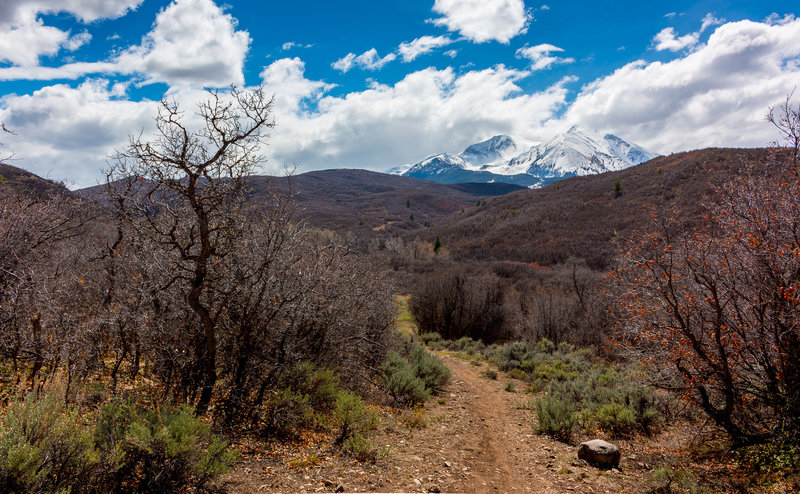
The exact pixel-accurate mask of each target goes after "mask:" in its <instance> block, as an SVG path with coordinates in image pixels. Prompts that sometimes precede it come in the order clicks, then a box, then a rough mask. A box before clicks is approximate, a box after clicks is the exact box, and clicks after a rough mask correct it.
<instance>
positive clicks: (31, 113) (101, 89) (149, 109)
mask: <svg viewBox="0 0 800 494" xmlns="http://www.w3.org/2000/svg"><path fill="white" fill-rule="evenodd" d="M114 91H116V92H117V93H118V94H119V92H120V88H116V89H115V88H112V89H111V90H109V88H108V82H107V81H102V80H89V81H86V82H84V83H82V84H80V85H79V86H78V87H77V88H71V87H69V86H67V85H63V84H59V85H54V86H49V87H46V88H43V89H40V90H38V91H35V92H34V93H33V94H30V95H21V96H17V95H8V96H5V97H3V98H2V99H0V121H3V122H5V123H6V124H7V125H8V126H9V127H10V128H12V129H14V132H15V135H13V136H7V137H6V138H4V144H5V147H6V148H7V149H9V150H10V151H13V152H14V154H15V156H16V158H17V159H19V161H16V162H14V164H15V165H17V166H21V167H23V168H25V169H26V170H30V171H32V172H34V173H36V174H39V175H42V176H50V177H52V178H54V179H59V180H65V181H67V182H72V183H76V184H79V185H82V186H89V185H94V184H95V183H96V181H97V180H99V178H100V177H101V174H100V170H101V169H102V168H104V167H105V163H106V159H107V156H108V155H109V154H110V153H111V152H112V151H113V149H114V148H115V147H118V148H121V147H122V146H124V145H125V143H126V140H127V136H128V135H129V134H130V133H135V132H137V131H139V130H142V129H149V128H151V127H152V122H153V120H152V117H153V115H154V114H155V113H154V112H155V105H154V104H153V103H152V102H148V101H144V102H131V101H124V100H117V99H114V97H113V95H112V92H114Z"/></svg>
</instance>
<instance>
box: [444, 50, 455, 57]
mask: <svg viewBox="0 0 800 494" xmlns="http://www.w3.org/2000/svg"><path fill="white" fill-rule="evenodd" d="M444 55H445V56H448V57H450V58H456V57H457V56H458V50H447V51H446V52H444Z"/></svg>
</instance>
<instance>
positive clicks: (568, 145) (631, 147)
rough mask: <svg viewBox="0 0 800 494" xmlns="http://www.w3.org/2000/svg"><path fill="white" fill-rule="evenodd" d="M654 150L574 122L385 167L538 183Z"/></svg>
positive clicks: (433, 175) (616, 166)
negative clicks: (545, 135) (541, 138)
mask: <svg viewBox="0 0 800 494" xmlns="http://www.w3.org/2000/svg"><path fill="white" fill-rule="evenodd" d="M656 156H658V155H657V154H655V153H651V152H649V151H647V150H646V149H644V148H642V147H641V146H637V145H636V144H631V143H629V142H627V141H625V140H624V139H621V138H619V137H617V136H615V135H612V134H600V133H598V132H594V131H591V130H587V129H584V128H581V127H577V126H575V127H572V128H571V129H569V130H568V131H567V132H566V133H564V134H561V135H558V136H556V137H555V138H553V139H551V140H550V141H548V142H545V143H542V144H537V145H535V146H531V147H530V148H528V149H525V150H522V152H520V147H519V145H518V144H517V143H516V142H515V141H514V140H513V139H512V138H511V137H509V136H507V135H498V136H494V137H492V138H491V139H488V140H486V141H482V142H479V143H476V144H473V145H471V146H469V147H467V149H465V150H464V151H463V152H462V153H460V154H449V153H443V154H437V155H435V156H431V157H428V158H426V159H424V160H422V161H420V162H419V163H416V164H414V165H411V166H410V167H408V166H406V167H398V168H394V169H392V170H389V173H395V174H397V175H404V176H408V177H414V178H423V179H426V180H432V181H434V182H441V183H456V182H507V183H513V184H517V185H524V186H528V187H541V186H543V185H546V184H547V183H550V182H553V181H555V180H558V179H561V178H566V177H571V176H575V175H591V174H596V173H603V172H607V171H615V170H621V169H623V168H627V167H629V166H633V165H636V164H639V163H642V162H644V161H647V160H649V159H652V158H654V157H656Z"/></svg>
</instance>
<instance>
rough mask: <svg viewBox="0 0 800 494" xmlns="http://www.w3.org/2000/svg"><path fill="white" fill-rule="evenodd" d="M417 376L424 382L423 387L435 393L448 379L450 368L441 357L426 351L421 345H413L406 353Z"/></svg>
mask: <svg viewBox="0 0 800 494" xmlns="http://www.w3.org/2000/svg"><path fill="white" fill-rule="evenodd" d="M408 360H409V363H411V365H412V366H413V367H414V372H415V373H416V375H417V377H419V378H420V379H422V382H423V383H425V389H427V390H428V391H430V392H431V393H436V392H438V391H439V390H441V389H442V387H443V386H444V385H445V384H447V383H448V382H449V381H450V369H448V368H447V366H446V365H444V362H442V361H441V359H439V358H437V357H435V356H434V355H431V354H430V353H428V351H427V350H425V348H423V347H421V346H417V347H414V348H413V349H412V350H411V352H410V353H409V355H408Z"/></svg>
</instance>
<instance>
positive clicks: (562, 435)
mask: <svg viewBox="0 0 800 494" xmlns="http://www.w3.org/2000/svg"><path fill="white" fill-rule="evenodd" d="M536 418H537V419H538V420H539V425H538V426H537V429H536V432H537V433H538V434H546V435H548V436H550V437H552V438H554V439H556V440H558V441H562V442H565V443H568V442H570V440H571V439H572V433H573V430H574V429H575V420H576V419H575V408H574V407H573V405H572V403H570V402H569V401H566V400H562V399H560V398H555V397H546V398H541V399H540V400H538V401H537V402H536Z"/></svg>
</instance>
